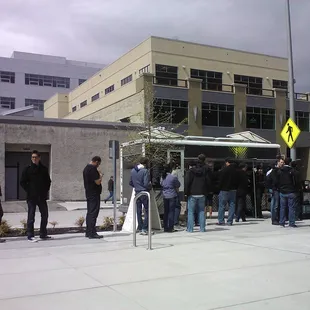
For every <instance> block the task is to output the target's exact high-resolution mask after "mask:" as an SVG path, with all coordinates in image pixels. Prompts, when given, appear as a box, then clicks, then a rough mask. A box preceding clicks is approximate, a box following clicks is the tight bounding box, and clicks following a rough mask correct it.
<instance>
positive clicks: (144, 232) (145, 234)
mask: <svg viewBox="0 0 310 310" xmlns="http://www.w3.org/2000/svg"><path fill="white" fill-rule="evenodd" d="M148 234H149V232H148V231H145V230H142V231H141V233H140V235H141V236H147V235H148ZM151 235H154V231H152V232H151Z"/></svg>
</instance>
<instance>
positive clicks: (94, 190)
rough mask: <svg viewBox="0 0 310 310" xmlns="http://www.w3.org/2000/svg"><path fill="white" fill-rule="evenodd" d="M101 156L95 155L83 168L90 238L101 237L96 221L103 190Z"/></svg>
mask: <svg viewBox="0 0 310 310" xmlns="http://www.w3.org/2000/svg"><path fill="white" fill-rule="evenodd" d="M100 164H101V158H100V157H99V156H94V157H93V158H92V160H91V162H90V163H89V164H87V165H86V167H85V168H84V170H83V180H84V188H85V196H86V201H87V214H86V234H85V237H86V238H89V239H101V238H103V236H101V235H98V233H97V231H96V222H97V218H98V215H99V211H100V195H101V192H102V185H101V183H102V177H103V174H102V173H101V172H100V171H99V170H98V168H99V166H100Z"/></svg>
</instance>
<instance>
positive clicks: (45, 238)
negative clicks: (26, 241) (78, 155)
mask: <svg viewBox="0 0 310 310" xmlns="http://www.w3.org/2000/svg"><path fill="white" fill-rule="evenodd" d="M40 239H41V240H51V239H53V238H52V237H51V236H42V237H40Z"/></svg>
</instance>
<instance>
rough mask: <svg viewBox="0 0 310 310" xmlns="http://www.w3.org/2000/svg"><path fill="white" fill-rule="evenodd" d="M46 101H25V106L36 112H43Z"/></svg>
mask: <svg viewBox="0 0 310 310" xmlns="http://www.w3.org/2000/svg"><path fill="white" fill-rule="evenodd" d="M45 101H46V100H40V99H25V106H26V107H27V106H31V105H32V106H33V109H34V110H36V111H44V102H45Z"/></svg>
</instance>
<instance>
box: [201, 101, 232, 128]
mask: <svg viewBox="0 0 310 310" xmlns="http://www.w3.org/2000/svg"><path fill="white" fill-rule="evenodd" d="M234 118H235V109H234V106H233V105H226V104H215V103H202V125H204V126H216V127H234V124H235V121H234Z"/></svg>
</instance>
